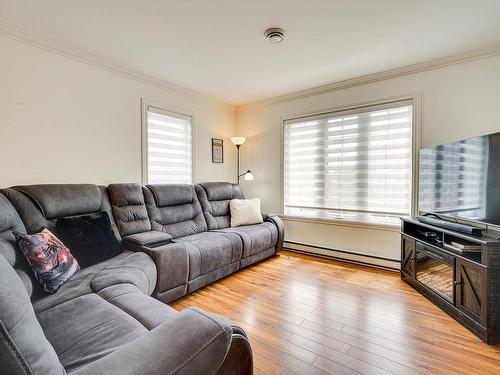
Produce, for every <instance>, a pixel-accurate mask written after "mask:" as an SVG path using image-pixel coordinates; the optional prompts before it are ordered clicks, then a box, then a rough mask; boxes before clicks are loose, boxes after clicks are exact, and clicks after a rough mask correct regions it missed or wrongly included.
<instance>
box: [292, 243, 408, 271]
mask: <svg viewBox="0 0 500 375" xmlns="http://www.w3.org/2000/svg"><path fill="white" fill-rule="evenodd" d="M283 247H285V248H286V249H288V250H291V251H295V252H299V253H303V254H311V255H318V256H321V257H324V258H330V259H335V260H339V261H342V262H348V263H355V264H360V265H363V266H369V267H376V268H382V269H386V270H390V271H399V270H400V265H401V262H400V260H399V259H393V258H386V257H380V256H376V255H369V254H359V253H355V252H352V251H348V250H339V249H332V248H329V247H325V246H318V245H312V244H306V243H301V242H295V241H285V243H284V244H283Z"/></svg>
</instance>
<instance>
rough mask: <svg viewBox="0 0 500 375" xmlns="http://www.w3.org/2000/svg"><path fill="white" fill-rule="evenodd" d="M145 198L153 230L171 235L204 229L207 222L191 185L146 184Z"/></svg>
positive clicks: (186, 233)
mask: <svg viewBox="0 0 500 375" xmlns="http://www.w3.org/2000/svg"><path fill="white" fill-rule="evenodd" d="M144 198H145V201H146V208H147V210H148V214H149V218H150V220H151V228H152V230H156V231H159V232H165V233H168V234H170V235H171V236H172V237H173V238H178V237H184V236H188V235H191V234H196V233H200V232H206V231H207V223H206V222H205V218H204V216H203V212H202V210H201V205H200V202H199V201H198V198H197V196H196V192H195V191H194V188H193V186H191V185H186V184H169V185H148V186H147V187H146V188H144Z"/></svg>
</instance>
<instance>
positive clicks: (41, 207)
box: [2, 184, 119, 237]
mask: <svg viewBox="0 0 500 375" xmlns="http://www.w3.org/2000/svg"><path fill="white" fill-rule="evenodd" d="M2 192H3V193H4V194H5V196H6V197H7V198H8V199H9V200H10V202H11V203H12V205H13V206H14V207H15V208H16V210H17V212H18V213H19V216H20V217H21V219H22V221H23V223H24V225H25V227H26V230H27V232H28V233H37V232H39V231H40V230H41V229H42V228H48V229H49V230H50V231H52V232H53V233H54V234H55V235H56V236H57V235H58V233H57V229H56V221H57V219H58V218H60V217H68V216H78V215H84V214H90V213H97V212H100V211H106V212H107V213H108V215H109V218H110V220H111V226H112V227H113V231H114V232H115V234H116V235H117V236H118V237H119V232H118V230H117V227H116V223H115V221H114V219H113V215H112V212H111V205H110V202H109V198H108V193H107V190H106V187H104V186H97V185H92V184H53V185H25V186H14V187H11V188H9V189H5V190H3V191H2Z"/></svg>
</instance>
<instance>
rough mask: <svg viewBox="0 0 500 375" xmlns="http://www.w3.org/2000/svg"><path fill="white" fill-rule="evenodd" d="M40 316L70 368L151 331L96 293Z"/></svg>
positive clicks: (107, 352)
mask: <svg viewBox="0 0 500 375" xmlns="http://www.w3.org/2000/svg"><path fill="white" fill-rule="evenodd" d="M37 318H38V321H39V322H40V325H41V326H42V329H43V331H44V333H45V336H46V337H47V339H48V341H49V342H50V343H51V344H52V346H53V347H54V349H55V351H56V353H57V355H58V357H59V360H60V361H61V363H62V365H63V366H64V368H65V369H66V371H67V372H71V371H73V370H75V369H77V368H79V367H82V366H85V365H87V364H89V363H91V362H94V361H96V360H98V359H100V358H102V357H105V356H106V355H108V354H110V353H112V352H113V351H115V350H116V349H118V348H119V347H121V346H122V345H125V344H127V343H129V342H131V341H133V340H135V339H138V338H139V337H141V336H143V335H144V334H146V333H147V332H148V330H147V329H146V328H145V327H144V326H143V325H142V324H141V323H140V322H139V321H137V320H136V319H134V318H133V317H132V316H130V315H129V314H127V313H126V312H125V311H123V310H121V309H120V308H119V307H117V306H115V305H113V304H112V303H109V302H107V301H106V300H105V299H103V298H102V297H100V296H98V295H97V294H95V293H91V294H86V295H83V296H81V297H78V298H75V299H72V300H69V301H67V302H65V303H62V304H60V305H57V306H54V307H52V308H50V309H48V310H46V311H44V312H43V313H41V314H38V315H37Z"/></svg>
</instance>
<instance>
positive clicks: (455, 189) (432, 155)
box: [419, 133, 500, 225]
mask: <svg viewBox="0 0 500 375" xmlns="http://www.w3.org/2000/svg"><path fill="white" fill-rule="evenodd" d="M419 211H420V212H421V213H422V212H432V213H436V214H438V215H446V216H453V217H457V218H462V219H466V220H474V221H480V222H485V223H488V224H495V225H500V133H495V134H489V135H484V136H480V137H473V138H468V139H464V140H461V141H458V142H453V143H449V144H445V145H439V146H436V147H432V148H424V149H421V150H420V164H419Z"/></svg>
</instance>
